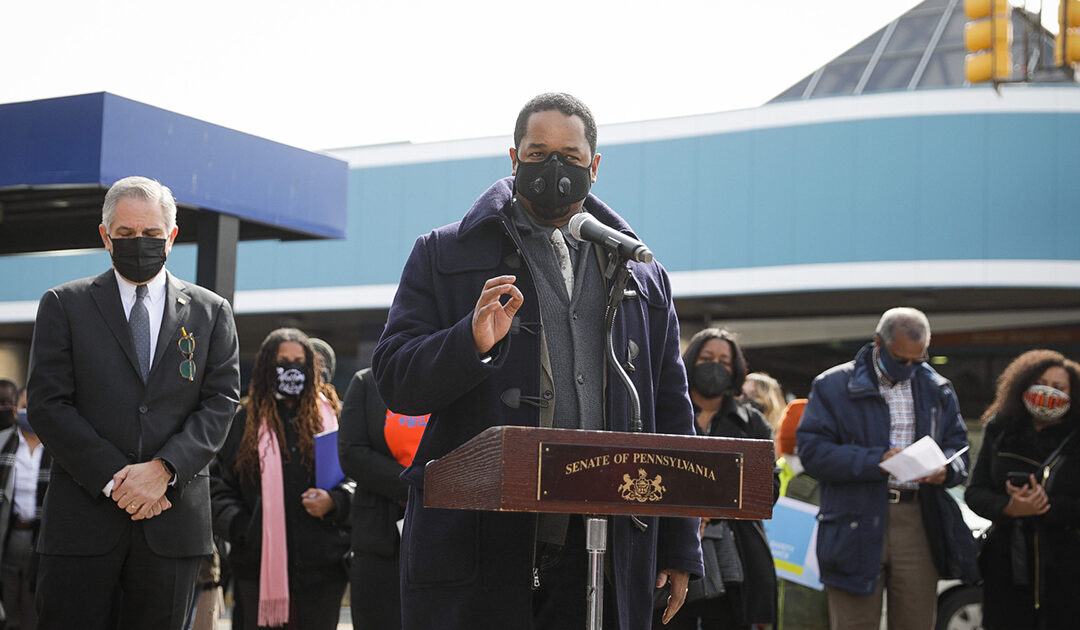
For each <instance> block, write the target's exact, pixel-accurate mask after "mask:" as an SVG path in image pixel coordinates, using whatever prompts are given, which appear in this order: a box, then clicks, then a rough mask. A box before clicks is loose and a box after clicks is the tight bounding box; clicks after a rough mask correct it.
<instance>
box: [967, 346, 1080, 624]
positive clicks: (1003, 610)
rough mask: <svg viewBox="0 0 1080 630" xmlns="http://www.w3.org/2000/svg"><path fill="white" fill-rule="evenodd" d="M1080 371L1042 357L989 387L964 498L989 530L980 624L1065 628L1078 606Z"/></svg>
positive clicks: (1027, 358) (1056, 357)
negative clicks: (1075, 397)
mask: <svg viewBox="0 0 1080 630" xmlns="http://www.w3.org/2000/svg"><path fill="white" fill-rule="evenodd" d="M1078 388H1080V366H1078V365H1077V364H1076V363H1074V362H1073V361H1070V360H1068V359H1066V358H1065V357H1064V356H1062V355H1061V354H1059V353H1057V352H1053V351H1051V350H1032V351H1030V352H1025V353H1024V354H1022V355H1020V356H1019V357H1017V358H1016V359H1015V360H1014V361H1013V362H1012V363H1011V364H1010V365H1009V366H1008V367H1007V368H1005V371H1004V372H1002V374H1001V377H1000V378H999V379H998V387H997V395H996V397H995V399H994V402H993V404H991V406H990V408H989V409H987V410H986V413H985V414H984V415H983V420H984V421H985V422H986V431H985V433H984V436H983V443H982V448H981V449H980V450H979V458H978V460H977V461H976V463H975V469H974V470H973V471H972V475H971V483H970V485H969V486H968V489H967V493H966V495H965V496H966V499H967V503H968V506H970V507H971V509H972V510H974V511H975V512H976V513H977V514H979V515H981V516H983V517H985V518H988V519H990V520H991V521H993V523H994V524H993V526H992V527H991V528H990V532H989V534H988V536H987V538H986V540H985V542H984V543H983V547H982V551H981V552H980V555H979V565H980V566H979V568H980V569H981V570H982V575H983V579H984V584H983V624H984V626H985V627H986V628H988V629H989V630H994V629H995V628H1001V629H1010V630H1015V629H1017V628H1069V627H1075V625H1076V614H1075V610H1076V608H1075V607H1076V603H1077V602H1078V601H1080V578H1078V577H1077V574H1076V568H1077V567H1078V566H1080V435H1076V434H1077V433H1078V428H1080V414H1078V413H1077V410H1076V408H1070V405H1069V402H1070V395H1071V392H1074V391H1078Z"/></svg>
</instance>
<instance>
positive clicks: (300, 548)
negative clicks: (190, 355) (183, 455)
mask: <svg viewBox="0 0 1080 630" xmlns="http://www.w3.org/2000/svg"><path fill="white" fill-rule="evenodd" d="M314 366H315V360H314V349H313V348H312V346H311V342H310V341H309V340H308V337H307V335H305V334H304V333H303V332H301V331H299V330H296V329H294V328H280V329H278V330H275V331H273V332H271V333H270V334H269V335H267V337H266V339H265V340H264V341H263V343H262V345H261V346H260V347H259V352H258V354H257V355H256V356H255V365H254V368H253V369H252V373H251V383H250V385H249V389H248V399H247V400H246V402H242V403H241V406H240V409H239V410H238V411H237V413H236V416H235V417H234V418H233V424H232V428H231V430H230V431H229V436H228V437H227V438H226V440H225V445H224V446H223V447H222V448H221V450H220V451H219V452H218V458H217V462H216V463H215V465H214V468H213V479H212V480H211V492H212V503H213V510H214V531H215V533H216V534H217V535H219V536H221V537H223V538H225V539H226V540H227V541H229V542H230V543H231V545H232V546H231V549H230V552H229V562H230V563H231V565H232V570H233V575H234V576H235V579H236V587H235V598H236V609H235V612H234V619H235V618H236V617H237V614H238V615H239V619H240V620H241V622H242V623H241V625H234V627H242V628H244V629H245V630H248V629H252V630H254V629H255V628H302V629H304V630H321V629H326V630H333V629H334V628H336V627H337V623H338V614H339V610H340V607H341V597H342V595H343V594H344V592H345V585H346V583H347V576H346V572H345V568H344V565H343V564H342V558H343V557H344V555H345V554H346V552H348V550H349V532H348V529H347V523H348V521H349V503H350V500H351V494H352V488H353V483H352V481H350V480H348V479H346V480H345V481H343V482H342V483H340V484H338V485H337V486H336V487H334V488H332V489H330V490H329V491H327V490H323V489H320V488H317V487H315V465H314V464H315V455H314V436H315V435H316V434H318V433H321V432H323V431H329V430H333V429H337V417H336V416H335V415H334V410H333V407H332V406H331V405H330V404H329V402H328V401H327V400H326V399H325V398H324V397H322V396H321V395H320V394H318V391H319V382H318V380H319V378H320V377H319V372H318V370H315V369H314Z"/></svg>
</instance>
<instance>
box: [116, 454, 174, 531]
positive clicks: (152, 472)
mask: <svg viewBox="0 0 1080 630" xmlns="http://www.w3.org/2000/svg"><path fill="white" fill-rule="evenodd" d="M170 479H172V473H170V472H169V469H167V468H165V464H163V463H162V462H161V460H160V459H152V460H150V461H148V462H143V463H141V464H128V465H127V466H124V467H123V468H121V469H120V470H118V471H117V472H116V474H115V475H113V489H112V494H110V495H109V496H110V497H111V498H112V500H113V501H115V502H116V505H117V507H119V508H120V509H121V510H124V511H125V512H126V513H127V514H128V515H130V516H131V520H133V521H141V520H143V519H148V518H154V517H155V516H157V515H159V514H161V513H162V512H164V511H165V510H167V509H169V508H171V507H172V503H171V502H170V501H169V499H168V498H167V497H166V496H165V490H166V489H168V487H169V480H170Z"/></svg>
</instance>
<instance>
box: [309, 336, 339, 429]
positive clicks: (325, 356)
mask: <svg viewBox="0 0 1080 630" xmlns="http://www.w3.org/2000/svg"><path fill="white" fill-rule="evenodd" d="M310 339H311V347H312V348H314V349H315V368H316V369H318V370H319V376H320V378H319V392H320V393H321V394H322V395H323V396H325V397H326V399H327V400H328V401H330V404H331V405H333V406H334V412H335V413H337V414H338V415H340V414H341V398H340V397H339V396H338V393H337V388H336V387H334V374H335V373H336V372H337V353H335V352H334V349H333V348H332V347H330V344H328V343H326V342H325V341H323V340H322V339H319V338H318V337H310Z"/></svg>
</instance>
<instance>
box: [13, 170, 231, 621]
mask: <svg viewBox="0 0 1080 630" xmlns="http://www.w3.org/2000/svg"><path fill="white" fill-rule="evenodd" d="M99 231H100V233H101V239H102V242H103V243H104V244H105V248H106V249H107V250H108V251H109V253H110V254H111V255H112V260H113V269H110V270H109V271H106V272H105V273H103V274H101V275H99V276H97V277H93V278H85V279H82V280H76V281H74V282H69V283H67V284H64V285H61V286H59V287H56V288H54V289H50V290H49V291H48V292H46V293H45V295H44V296H43V297H42V298H41V303H40V305H39V306H38V314H37V323H36V325H35V327H34V338H33V346H32V348H31V352H30V378H29V384H28V391H29V401H28V402H29V416H30V418H31V419H32V423H33V427H34V429H35V430H36V431H37V434H38V436H40V438H41V441H42V442H43V443H44V444H45V448H46V449H48V451H49V453H50V454H51V455H52V456H53V461H54V465H53V468H52V481H51V483H50V485H49V489H48V492H47V494H46V497H45V505H44V508H43V516H42V526H41V532H40V535H39V538H38V544H37V546H38V551H39V552H40V553H41V554H42V556H41V565H40V573H39V581H38V602H37V603H38V609H39V611H40V613H41V620H40V625H39V627H40V628H42V629H46V630H47V629H50V628H54V629H64V630H68V629H70V628H84V629H96V628H102V629H104V628H113V627H120V628H132V629H135V628H140V629H149V628H154V629H164V628H170V629H172V628H175V629H179V628H182V627H183V626H184V622H185V616H186V613H187V610H188V603H189V602H190V600H191V597H192V594H193V590H194V586H195V581H196V573H197V571H198V567H199V560H200V557H201V556H204V555H207V554H209V553H211V551H212V547H211V535H210V489H209V480H208V473H207V465H208V464H209V462H210V460H211V458H212V457H213V456H214V453H215V452H216V451H217V450H218V449H219V448H220V447H221V444H222V442H223V441H224V439H225V435H226V433H227V432H228V429H229V423H230V421H231V418H232V415H233V412H234V411H235V410H236V405H237V399H238V394H239V391H238V390H239V381H240V374H239V367H238V360H237V339H236V327H235V323H234V322H233V316H232V310H231V308H230V307H229V303H228V302H226V301H225V300H224V299H222V298H221V297H220V296H218V295H215V294H214V293H212V292H210V291H207V290H205V289H202V288H200V287H197V286H195V285H192V284H190V283H187V282H183V281H181V280H179V279H177V278H175V277H173V276H172V275H171V274H170V273H168V272H167V271H165V270H164V264H165V260H166V258H167V257H168V254H169V251H170V250H171V248H172V244H173V242H174V240H175V239H176V233H177V228H176V202H175V201H174V200H173V197H172V193H171V192H170V191H169V189H168V188H166V187H165V186H162V185H161V184H159V183H158V182H156V181H153V180H150V179H146V178H143V177H128V178H125V179H122V180H120V181H118V182H116V183H115V184H114V185H113V186H112V188H110V189H109V192H108V193H107V194H106V196H105V203H104V206H103V209H102V224H101V226H100V227H99Z"/></svg>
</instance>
